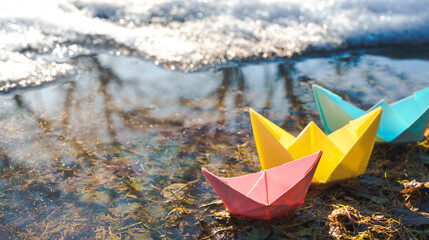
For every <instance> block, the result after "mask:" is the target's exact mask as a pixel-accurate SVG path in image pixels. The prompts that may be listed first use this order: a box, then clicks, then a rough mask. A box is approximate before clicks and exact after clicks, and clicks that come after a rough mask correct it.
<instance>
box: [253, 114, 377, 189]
mask: <svg viewBox="0 0 429 240" xmlns="http://www.w3.org/2000/svg"><path fill="white" fill-rule="evenodd" d="M381 112H382V109H381V107H379V108H376V109H375V110H373V111H371V112H369V113H367V114H365V115H363V116H362V117H360V118H358V119H355V120H352V121H350V123H348V124H347V125H345V126H344V127H342V128H340V129H338V130H337V131H335V132H334V133H332V134H330V135H328V136H327V135H325V133H324V132H323V131H322V130H320V128H319V127H317V125H316V124H315V123H314V122H310V123H309V124H308V125H307V126H306V127H305V129H304V130H303V131H302V132H301V133H300V134H299V135H298V136H297V137H294V136H293V135H291V134H290V133H288V132H286V131H285V130H283V129H282V128H280V127H278V126H277V125H275V124H274V123H272V122H270V121H269V120H268V119H266V118H265V117H263V116H261V115H260V114H258V113H256V112H255V111H253V110H252V109H250V117H251V121H252V128H253V134H254V137H255V142H256V147H257V149H258V154H259V161H260V162H261V166H262V169H270V168H273V167H276V166H279V165H281V164H284V163H285V162H290V161H293V160H295V159H299V158H302V157H304V156H307V155H309V154H312V153H314V152H317V151H323V157H322V159H321V160H320V163H319V166H318V167H317V170H316V173H315V174H314V177H313V180H312V181H313V182H314V183H327V182H334V181H340V180H343V179H347V178H352V177H357V176H359V175H361V174H363V173H364V172H365V170H366V166H367V165H368V160H369V157H370V156H371V152H372V148H373V147H374V142H375V137H376V133H377V129H378V124H379V122H380V118H381Z"/></svg>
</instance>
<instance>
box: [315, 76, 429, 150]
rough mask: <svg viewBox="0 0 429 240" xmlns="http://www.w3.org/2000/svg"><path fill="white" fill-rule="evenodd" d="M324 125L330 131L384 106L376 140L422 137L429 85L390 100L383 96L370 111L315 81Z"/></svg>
mask: <svg viewBox="0 0 429 240" xmlns="http://www.w3.org/2000/svg"><path fill="white" fill-rule="evenodd" d="M313 92H314V97H315V99H316V103H317V106H318V107H319V111H320V116H321V118H322V122H323V125H324V127H325V130H326V132H327V133H328V134H330V133H331V132H334V131H335V130H337V129H339V128H341V127H343V126H344V125H346V124H348V123H349V121H350V120H353V119H356V118H359V117H361V116H362V115H364V114H366V113H367V112H369V111H371V110H373V109H375V108H377V107H379V106H381V107H382V108H383V114H382V116H381V120H380V126H379V128H378V132H377V139H376V142H390V143H408V142H416V141H421V140H422V139H423V136H424V133H425V130H426V127H427V125H428V123H429V88H425V89H422V90H420V91H418V92H415V93H414V95H412V96H409V97H407V98H404V99H401V100H399V101H397V102H395V103H392V104H389V103H387V102H386V100H384V99H382V100H381V101H380V102H378V103H377V104H375V105H374V106H373V107H372V108H371V109H369V110H368V111H364V110H362V109H360V108H358V107H355V106H353V105H352V104H350V103H348V102H346V101H344V100H343V99H342V98H341V97H340V96H338V95H336V94H334V93H332V92H331V91H329V90H327V89H324V88H322V87H320V86H317V85H313Z"/></svg>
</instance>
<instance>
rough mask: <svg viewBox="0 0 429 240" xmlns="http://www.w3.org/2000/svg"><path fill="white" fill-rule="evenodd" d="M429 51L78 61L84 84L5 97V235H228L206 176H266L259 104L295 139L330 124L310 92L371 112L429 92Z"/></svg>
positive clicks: (0, 129)
mask: <svg viewBox="0 0 429 240" xmlns="http://www.w3.org/2000/svg"><path fill="white" fill-rule="evenodd" d="M428 54H429V51H428V50H427V49H425V48H421V49H417V50H416V49H405V50H402V49H391V50H388V49H387V50H386V49H384V50H379V51H375V50H372V52H371V54H369V53H368V52H365V51H357V52H353V51H352V52H348V53H343V54H338V55H331V56H326V57H318V58H316V57H314V58H302V59H290V60H277V61H273V62H262V63H249V64H241V65H239V64H233V63H231V64H229V67H221V68H215V67H213V68H209V69H206V70H201V71H198V72H193V73H183V72H180V71H171V70H166V69H164V68H163V67H161V66H157V65H154V64H153V63H151V62H148V61H146V60H142V59H140V58H137V57H133V56H116V55H82V56H79V57H76V58H75V59H73V64H74V67H75V68H76V69H77V70H76V71H75V72H74V73H73V74H68V75H65V76H62V77H59V78H58V79H57V80H56V81H54V82H52V83H50V84H47V85H42V86H41V87H38V88H29V89H17V90H14V91H12V92H9V93H4V94H2V95H1V96H0V105H1V108H0V168H1V170H0V171H1V177H0V206H1V207H0V224H1V225H0V238H1V239H7V238H11V239H15V238H20V239H23V238H25V237H27V238H42V239H54V238H61V237H63V238H66V239H81V238H88V239H92V238H95V237H96V238H100V239H104V238H125V237H131V238H133V239H139V238H144V239H146V238H154V239H161V238H178V239H182V238H183V237H189V238H198V237H201V238H203V237H210V236H214V237H216V236H215V234H216V233H217V232H216V231H218V232H222V231H225V232H228V231H230V230H231V229H232V227H231V228H223V227H222V226H223V225H222V224H224V221H225V219H224V218H222V216H220V215H222V214H227V213H226V212H225V211H224V210H225V207H224V206H223V205H222V204H221V203H220V202H219V201H218V197H217V196H216V194H215V193H214V191H213V190H212V188H211V187H210V185H209V184H208V183H207V182H206V180H205V179H204V177H202V175H201V171H200V169H201V167H206V168H208V169H209V170H211V171H213V172H214V173H215V174H219V175H222V176H238V175H242V174H244V173H250V172H255V171H259V170H260V167H259V162H258V159H257V154H256V148H255V146H254V142H253V137H252V133H251V129H250V118H249V115H248V110H249V108H250V107H251V108H254V109H255V110H256V111H258V112H260V113H263V114H264V115H265V116H267V117H268V118H269V119H271V120H273V121H274V122H275V123H277V124H279V125H280V126H282V127H283V128H284V129H286V130H288V131H290V132H292V133H294V134H297V133H299V131H300V130H301V129H303V128H304V127H305V125H306V124H307V123H308V122H309V121H316V122H317V123H319V125H320V121H319V115H318V112H317V109H316V106H315V103H314V100H313V96H312V91H311V84H319V85H323V86H325V87H327V88H330V89H332V90H333V91H335V92H337V93H339V94H340V95H342V96H343V97H345V98H347V99H349V100H350V101H351V102H353V103H355V104H357V105H360V106H362V107H370V106H371V105H372V104H375V103H376V102H377V101H378V100H379V99H380V98H382V97H385V98H386V99H387V100H389V101H394V100H398V99H400V98H403V97H405V96H408V95H410V94H412V93H413V92H414V91H416V90H419V89H421V88H424V87H427V86H429V78H428V76H429V60H428V59H427V57H426V56H428ZM169 189H170V190H171V191H170V190H169ZM172 192H173V193H174V195H173V194H172ZM181 206H182V207H183V208H181ZM213 206H215V208H214V210H213ZM305 213H306V210H302V214H304V215H305ZM262 225H264V226H265V225H266V224H265V223H264V224H262ZM208 229H211V230H210V231H211V232H208V231H209V230H208ZM249 231H254V230H246V229H245V228H244V230H243V231H242V232H241V233H240V234H244V235H240V236H241V237H244V238H245V237H246V236H248V235H246V234H253V233H249ZM226 236H228V235H226ZM240 236H239V237H240Z"/></svg>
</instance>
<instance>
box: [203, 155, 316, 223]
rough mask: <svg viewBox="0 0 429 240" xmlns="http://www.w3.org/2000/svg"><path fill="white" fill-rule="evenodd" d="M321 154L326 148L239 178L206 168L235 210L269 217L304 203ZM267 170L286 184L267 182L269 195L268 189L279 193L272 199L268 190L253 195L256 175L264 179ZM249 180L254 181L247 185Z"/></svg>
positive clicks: (233, 210) (267, 172)
mask: <svg viewBox="0 0 429 240" xmlns="http://www.w3.org/2000/svg"><path fill="white" fill-rule="evenodd" d="M321 155H322V152H319V153H317V154H313V155H310V156H308V157H305V158H302V159H298V160H295V161H293V162H289V163H286V164H283V165H280V166H278V167H276V168H272V169H270V170H265V171H262V172H259V173H256V174H250V175H246V176H242V177H236V178H222V177H218V176H216V175H214V174H212V173H210V172H209V171H207V170H206V169H203V173H204V176H205V177H206V178H207V180H208V181H209V183H210V185H211V186H212V187H213V189H214V190H215V192H216V193H217V194H218V196H219V197H220V199H221V200H222V201H223V202H224V204H225V206H226V207H227V208H228V210H229V212H230V213H231V214H236V215H241V216H246V217H249V218H255V219H264V220H269V219H272V218H276V217H280V216H284V215H285V214H287V213H288V212H290V211H291V210H293V209H295V208H297V207H299V206H301V205H302V204H303V203H304V198H305V195H306V194H307V191H308V188H309V186H310V184H311V179H312V178H313V175H314V173H315V171H316V168H317V165H318V163H319V160H320V157H321ZM265 174H266V176H268V177H271V176H272V177H273V178H275V179H276V180H275V181H276V182H277V183H279V185H280V186H281V187H282V189H279V188H270V186H271V184H270V182H269V181H268V182H265V185H266V186H267V188H266V189H265V191H267V192H266V194H268V195H269V194H270V193H268V192H270V191H273V192H274V194H275V195H276V197H275V198H273V199H271V200H270V199H269V196H268V198H264V196H262V195H264V194H265V193H264V192H263V191H260V192H258V195H257V196H254V195H252V194H253V193H252V189H254V188H255V186H257V181H255V179H257V178H259V179H260V178H262V177H263V176H265ZM241 178H243V179H244V180H243V181H242V182H240V181H241ZM252 179H253V180H252ZM247 180H248V181H247ZM252 181H253V182H252ZM258 181H259V180H258ZM237 183H238V184H237ZM255 183H256V184H255ZM240 184H241V185H240ZM246 184H254V185H253V187H252V186H245V185H246ZM249 189H250V191H249ZM261 196H262V197H261ZM265 200H267V201H265Z"/></svg>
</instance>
